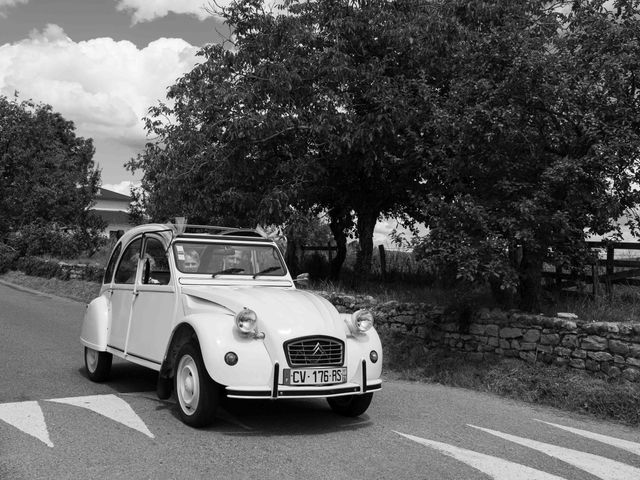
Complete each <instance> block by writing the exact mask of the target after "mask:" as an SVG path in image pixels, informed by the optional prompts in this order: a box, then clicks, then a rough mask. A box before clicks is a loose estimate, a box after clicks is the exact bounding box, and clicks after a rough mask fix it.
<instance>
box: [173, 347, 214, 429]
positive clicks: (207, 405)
mask: <svg viewBox="0 0 640 480" xmlns="http://www.w3.org/2000/svg"><path fill="white" fill-rule="evenodd" d="M175 391H176V396H177V397H178V411H179V413H180V418H181V419H182V421H183V422H184V423H186V424H187V425H190V426H192V427H206V426H207V425H210V424H211V422H213V419H214V418H215V415H216V410H217V409H218V404H219V403H220V389H219V386H218V385H217V384H216V383H215V382H214V381H213V380H212V379H211V377H209V374H208V373H207V370H206V369H205V367H204V362H203V361H202V355H201V354H200V349H199V348H198V347H197V346H196V345H194V344H191V343H188V344H186V345H184V346H183V347H182V348H181V349H180V351H179V352H178V367H177V369H176V375H175Z"/></svg>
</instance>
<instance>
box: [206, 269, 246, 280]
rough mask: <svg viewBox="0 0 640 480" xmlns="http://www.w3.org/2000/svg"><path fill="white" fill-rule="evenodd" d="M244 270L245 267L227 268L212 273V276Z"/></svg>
mask: <svg viewBox="0 0 640 480" xmlns="http://www.w3.org/2000/svg"><path fill="white" fill-rule="evenodd" d="M240 272H244V268H237V267H234V268H225V269H224V270H220V271H219V272H216V273H212V274H211V277H212V278H216V277H217V276H218V275H224V274H225V273H240Z"/></svg>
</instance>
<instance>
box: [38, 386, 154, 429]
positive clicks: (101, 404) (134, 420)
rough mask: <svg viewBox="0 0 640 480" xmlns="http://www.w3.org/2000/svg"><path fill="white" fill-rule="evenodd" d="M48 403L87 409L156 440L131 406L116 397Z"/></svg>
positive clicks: (94, 397)
mask: <svg viewBox="0 0 640 480" xmlns="http://www.w3.org/2000/svg"><path fill="white" fill-rule="evenodd" d="M47 401H48V402H56V403H63V404H67V405H73V406H76V407H82V408H86V409H88V410H91V411H93V412H96V413H98V414H100V415H102V416H105V417H107V418H109V419H111V420H113V421H115V422H118V423H121V424H123V425H125V426H127V427H129V428H133V429H134V430H137V431H139V432H142V433H144V434H145V435H146V436H147V437H150V438H155V436H154V435H153V433H151V432H150V431H149V429H148V428H147V426H146V425H145V423H144V422H143V421H142V420H141V419H140V417H138V415H136V412H134V411H133V409H132V408H131V406H129V404H128V403H127V402H125V401H124V400H122V399H121V398H119V397H116V396H115V395H91V396H87V397H72V398H52V399H49V400H47Z"/></svg>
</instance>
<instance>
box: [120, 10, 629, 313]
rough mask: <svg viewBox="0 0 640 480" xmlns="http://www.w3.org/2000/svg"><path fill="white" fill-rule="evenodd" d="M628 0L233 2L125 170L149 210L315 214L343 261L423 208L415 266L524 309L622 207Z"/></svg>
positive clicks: (363, 262)
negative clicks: (543, 279) (225, 37)
mask: <svg viewBox="0 0 640 480" xmlns="http://www.w3.org/2000/svg"><path fill="white" fill-rule="evenodd" d="M639 3H640V2H638V1H637V0H633V1H631V0H629V1H623V0H616V1H613V2H612V1H606V2H605V1H603V0H582V1H580V0H578V1H558V2H548V1H543V0H522V1H518V2H505V1H503V0H464V1H463V0H453V1H445V0H424V1H415V0H310V1H298V0H287V1H285V2H284V6H283V8H284V11H283V12H280V13H282V14H274V13H271V12H265V11H264V10H263V6H262V5H263V2H262V1H261V0H239V1H237V2H235V3H233V4H232V5H231V6H230V7H229V8H228V9H225V10H223V11H222V12H221V14H222V16H223V17H224V18H225V19H226V20H227V22H228V23H229V24H230V26H231V27H232V29H233V32H234V37H233V41H232V42H231V43H229V44H228V45H210V46H207V47H205V48H204V49H203V50H202V52H201V55H202V57H203V61H202V63H200V64H199V65H197V66H196V67H195V68H194V69H193V70H192V71H191V72H189V73H188V74H186V75H185V76H184V77H183V78H181V79H179V80H178V81H177V83H176V84H175V85H174V86H173V87H171V89H170V90H169V93H168V102H167V103H166V104H160V105H158V106H156V107H153V108H152V109H151V110H150V115H149V117H148V119H147V129H148V131H149V133H150V134H151V135H154V136H155V140H154V141H153V142H151V143H149V144H148V145H147V147H146V149H145V150H144V152H143V153H142V154H140V156H139V157H138V158H137V159H134V160H132V161H131V162H130V163H129V168H131V169H132V170H136V169H142V171H143V173H144V176H143V182H142V183H143V190H144V192H145V197H144V198H143V200H145V201H146V206H147V207H148V208H149V212H150V213H151V214H152V216H153V217H154V218H164V217H170V216H174V215H179V214H184V215H186V216H188V217H190V219H192V220H201V221H205V222H218V221H220V222H225V223H229V222H240V223H243V224H247V223H253V222H256V221H261V222H283V221H286V219H287V218H288V216H289V215H290V214H291V213H292V212H293V213H296V214H298V213H300V212H308V211H311V212H314V211H315V212H317V211H325V212H327V213H328V215H329V217H330V219H331V230H332V232H333V234H334V236H335V238H336V240H337V241H338V244H339V245H342V246H343V247H344V246H345V245H346V238H347V237H346V234H347V233H348V232H355V233H356V235H357V236H358V237H359V240H360V246H361V248H360V255H359V258H358V267H359V270H360V271H361V272H366V271H367V270H368V268H369V266H370V262H371V251H372V232H373V228H374V225H375V222H376V220H377V219H378V218H379V217H380V216H381V215H393V216H403V217H404V218H413V219H415V220H422V221H424V222H425V223H427V224H428V225H429V227H430V234H429V235H428V237H427V238H426V239H424V240H423V241H422V242H420V244H419V245H418V250H419V251H420V252H421V253H422V254H423V256H424V258H425V259H426V261H428V262H430V263H432V264H433V265H436V266H439V267H441V266H443V265H444V266H446V267H447V270H448V271H449V272H453V273H455V276H456V277H457V278H458V279H462V280H464V281H466V282H487V281H488V282H490V283H491V284H492V285H493V286H494V287H495V291H496V292H501V291H509V290H514V291H515V290H517V291H519V293H520V294H521V298H522V305H523V306H524V307H525V308H529V309H535V308H536V307H537V301H538V297H539V293H540V292H539V289H540V272H541V269H542V263H543V261H545V260H550V261H553V262H568V263H570V264H572V265H579V264H580V262H581V261H584V259H585V258H586V256H585V252H586V247H585V238H586V236H587V235H588V234H589V233H604V232H607V231H609V230H611V229H612V228H615V226H616V224H615V221H616V219H617V218H619V217H620V216H621V214H622V213H623V212H624V210H625V209H626V208H628V207H631V206H634V205H636V204H637V202H638V197H639V195H638V185H640V182H639V181H640V173H639V170H638V158H639V153H640V151H639V150H640V130H639V126H640V106H639V104H638V101H639V100H638V98H639V97H638V91H637V87H636V83H637V78H638V73H640V72H639V71H638V69H639V68H640V67H639V66H640V62H638V58H640V39H639V34H638V32H640V11H639V10H640V9H639ZM342 253H344V250H342ZM343 258H344V257H343V256H342V254H339V255H338V261H341V259H343Z"/></svg>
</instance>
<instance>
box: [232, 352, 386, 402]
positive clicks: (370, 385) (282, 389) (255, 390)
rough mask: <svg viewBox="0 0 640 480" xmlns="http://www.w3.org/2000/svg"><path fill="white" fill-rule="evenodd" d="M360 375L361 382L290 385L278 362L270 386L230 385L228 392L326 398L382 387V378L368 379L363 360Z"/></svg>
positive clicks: (236, 395)
mask: <svg viewBox="0 0 640 480" xmlns="http://www.w3.org/2000/svg"><path fill="white" fill-rule="evenodd" d="M358 370H360V372H358V373H360V375H357V377H358V379H359V380H360V381H359V382H347V383H341V384H338V385H322V386H299V387H297V386H290V385H282V384H280V383H279V378H280V365H279V364H278V363H276V364H275V365H274V368H273V376H272V378H273V384H272V385H271V386H270V387H268V386H265V387H255V386H246V387H245V386H237V385H233V386H228V387H226V394H227V397H229V398H244V399H252V398H254V399H255V398H273V399H276V398H326V397H339V396H342V395H359V394H363V393H368V392H375V391H377V390H380V389H382V380H381V379H376V380H372V379H367V363H366V361H365V360H362V364H361V368H359V369H358Z"/></svg>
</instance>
